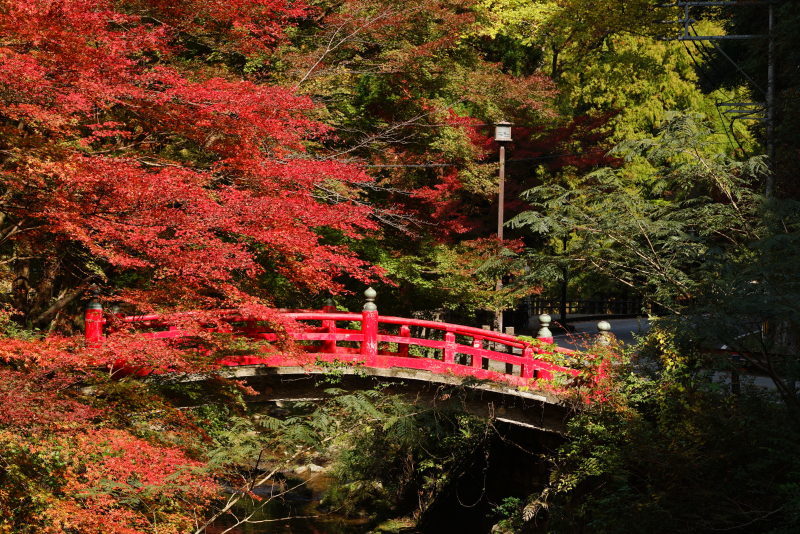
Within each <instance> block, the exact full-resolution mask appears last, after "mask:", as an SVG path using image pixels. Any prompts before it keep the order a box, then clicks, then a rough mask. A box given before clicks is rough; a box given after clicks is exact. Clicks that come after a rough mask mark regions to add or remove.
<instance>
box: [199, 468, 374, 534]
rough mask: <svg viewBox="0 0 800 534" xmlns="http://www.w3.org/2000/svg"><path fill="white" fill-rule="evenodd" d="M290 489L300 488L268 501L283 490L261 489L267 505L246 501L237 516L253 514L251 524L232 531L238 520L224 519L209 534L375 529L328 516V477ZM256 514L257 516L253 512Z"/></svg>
mask: <svg viewBox="0 0 800 534" xmlns="http://www.w3.org/2000/svg"><path fill="white" fill-rule="evenodd" d="M286 482H287V485H288V487H294V486H299V487H298V488H297V489H296V490H291V491H289V492H287V493H286V494H285V495H283V496H281V497H272V498H270V497H269V494H270V491H272V492H274V493H279V492H281V489H282V488H281V487H278V486H274V487H272V488H269V487H266V488H262V491H260V492H259V493H261V494H263V495H265V496H264V499H265V500H266V501H267V502H264V501H261V502H255V501H253V500H252V499H250V498H247V497H246V498H244V499H242V500H241V501H240V503H239V505H237V507H236V509H235V510H234V513H235V514H236V516H237V517H239V518H243V517H246V516H247V515H248V514H250V513H254V515H253V517H252V518H250V522H249V523H245V524H242V525H239V526H235V527H234V528H232V529H231V530H228V529H229V528H231V527H233V526H234V525H235V524H236V519H234V517H231V516H225V517H221V518H220V519H218V520H217V521H216V522H214V523H213V524H212V525H210V526H209V527H208V528H207V529H206V532H207V534H222V533H223V532H227V533H228V534H364V533H366V532H369V530H370V527H371V526H372V525H371V523H370V522H369V520H368V519H349V518H345V517H342V516H338V515H336V514H334V513H330V512H326V511H325V510H323V509H322V508H321V507H320V501H321V499H322V496H323V494H324V492H325V490H326V489H327V487H328V486H329V484H330V480H329V479H328V478H327V477H325V476H316V477H313V478H308V479H305V480H303V479H290V480H287V481H286ZM254 511H255V512H254Z"/></svg>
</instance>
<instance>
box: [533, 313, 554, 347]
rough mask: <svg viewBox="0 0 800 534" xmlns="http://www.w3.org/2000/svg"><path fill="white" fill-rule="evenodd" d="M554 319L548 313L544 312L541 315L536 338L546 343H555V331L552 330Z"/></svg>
mask: <svg viewBox="0 0 800 534" xmlns="http://www.w3.org/2000/svg"><path fill="white" fill-rule="evenodd" d="M552 320H553V318H552V317H550V316H549V315H548V314H546V313H543V314H541V315H540V316H539V331H538V332H537V333H536V338H537V339H538V340H539V341H544V342H545V343H553V342H554V340H553V332H551V331H550V322H551V321H552Z"/></svg>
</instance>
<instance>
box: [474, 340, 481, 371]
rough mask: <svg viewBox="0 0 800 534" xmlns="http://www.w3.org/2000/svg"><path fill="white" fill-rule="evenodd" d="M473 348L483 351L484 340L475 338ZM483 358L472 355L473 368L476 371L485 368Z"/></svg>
mask: <svg viewBox="0 0 800 534" xmlns="http://www.w3.org/2000/svg"><path fill="white" fill-rule="evenodd" d="M472 348H473V349H481V350H483V338H482V337H474V338H472ZM482 360H483V358H481V357H480V356H478V355H477V354H473V355H472V367H474V368H475V369H482V368H483V361H482Z"/></svg>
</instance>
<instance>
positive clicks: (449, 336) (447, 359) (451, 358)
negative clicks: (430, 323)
mask: <svg viewBox="0 0 800 534" xmlns="http://www.w3.org/2000/svg"><path fill="white" fill-rule="evenodd" d="M442 360H443V361H444V363H456V335H455V334H454V333H453V332H445V333H444V354H443V356H442Z"/></svg>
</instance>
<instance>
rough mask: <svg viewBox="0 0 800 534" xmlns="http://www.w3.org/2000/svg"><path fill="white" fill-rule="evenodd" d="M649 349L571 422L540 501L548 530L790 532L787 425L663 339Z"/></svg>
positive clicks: (792, 431) (793, 466) (763, 401)
mask: <svg viewBox="0 0 800 534" xmlns="http://www.w3.org/2000/svg"><path fill="white" fill-rule="evenodd" d="M648 346H649V347H650V348H649V349H647V350H645V351H644V352H643V355H642V356H641V359H640V360H639V361H637V362H632V361H630V360H628V361H627V362H623V364H621V365H619V366H618V367H616V369H615V373H614V382H613V383H614V388H613V393H612V394H611V395H610V397H609V401H608V402H605V403H602V404H596V405H594V406H592V407H590V408H588V409H586V410H584V411H582V412H581V413H580V414H579V415H578V416H577V417H575V418H574V419H573V420H572V421H571V422H570V428H569V432H570V436H571V439H570V440H569V441H568V442H567V443H566V444H565V445H564V446H563V447H562V448H561V450H560V451H559V453H558V455H557V456H556V457H555V458H553V462H554V463H553V465H554V468H555V470H554V472H553V475H552V480H551V486H550V488H548V490H546V492H545V493H544V494H543V495H541V496H539V497H540V501H539V508H540V509H542V508H545V509H547V510H548V514H549V521H548V530H550V531H553V532H574V531H577V530H581V529H588V530H591V531H595V532H710V531H719V530H726V531H732V532H791V531H794V530H796V529H797V528H798V526H799V525H798V521H800V486H798V485H797V484H796V480H797V477H798V475H799V474H800V462H798V458H800V456H798V452H800V428H798V426H797V424H796V422H794V421H792V419H791V418H790V417H789V416H788V414H787V412H786V411H784V410H782V409H780V407H779V405H776V404H775V403H774V399H771V398H770V397H769V395H766V394H764V393H763V392H762V391H759V390H756V389H747V388H746V389H745V391H744V392H743V394H742V395H740V396H738V397H731V396H730V395H729V394H728V393H727V392H726V391H725V388H721V387H719V385H718V384H715V383H714V382H713V381H711V380H710V378H709V376H708V373H707V372H705V371H703V370H702V368H701V367H700V366H698V365H697V363H698V362H697V360H696V359H695V358H692V357H691V356H689V355H688V354H687V352H686V351H685V350H684V348H683V347H680V346H677V345H675V343H674V336H672V335H671V334H669V333H668V332H664V331H662V330H659V329H656V330H655V331H654V332H653V334H652V335H651V338H650V339H649V340H648ZM648 355H649V356H648ZM647 358H652V359H649V360H646V359H647ZM645 360H646V361H645ZM634 363H635V364H636V365H635V367H634V366H633V364H634ZM645 368H650V369H657V371H656V372H653V373H647V374H646V373H643V372H642V369H645Z"/></svg>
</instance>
